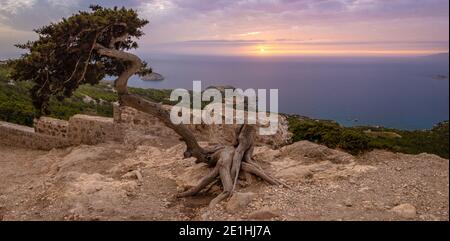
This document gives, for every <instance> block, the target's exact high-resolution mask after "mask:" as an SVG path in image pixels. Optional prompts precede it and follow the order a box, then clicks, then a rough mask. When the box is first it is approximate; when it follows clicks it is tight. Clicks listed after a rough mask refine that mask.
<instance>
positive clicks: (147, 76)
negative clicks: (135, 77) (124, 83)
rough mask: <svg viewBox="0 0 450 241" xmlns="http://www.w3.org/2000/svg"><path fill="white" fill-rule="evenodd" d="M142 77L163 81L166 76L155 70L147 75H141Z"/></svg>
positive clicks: (146, 79) (148, 79)
mask: <svg viewBox="0 0 450 241" xmlns="http://www.w3.org/2000/svg"><path fill="white" fill-rule="evenodd" d="M141 79H142V80H144V81H162V80H164V76H162V75H161V74H158V73H155V72H153V73H150V74H147V75H145V76H143V77H141Z"/></svg>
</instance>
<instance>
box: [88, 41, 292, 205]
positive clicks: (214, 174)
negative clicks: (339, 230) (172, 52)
mask: <svg viewBox="0 0 450 241" xmlns="http://www.w3.org/2000/svg"><path fill="white" fill-rule="evenodd" d="M125 39H126V38H125V37H123V38H122V37H118V38H115V39H113V40H112V41H111V44H110V45H109V46H108V47H105V46H102V45H100V44H95V49H96V50H97V52H98V53H99V54H100V55H103V56H108V57H111V58H116V59H119V60H122V61H124V62H127V63H129V64H130V65H129V67H128V69H126V70H125V71H124V72H123V73H122V74H121V75H120V76H119V77H118V78H117V79H116V80H115V82H114V87H115V89H116V90H117V93H118V94H119V101H120V103H121V104H122V105H126V106H129V107H133V108H135V109H137V110H139V111H142V112H145V113H149V114H151V115H153V116H155V117H157V118H158V119H159V120H160V121H162V122H163V123H164V124H165V125H166V126H167V127H169V128H171V129H172V130H174V131H175V132H176V133H177V134H178V135H179V136H180V137H181V138H182V140H183V141H184V142H185V143H186V147H187V150H186V151H185V153H184V156H185V157H186V158H187V157H195V158H196V159H197V162H204V163H207V164H208V165H209V166H210V167H211V168H212V170H211V171H210V172H209V174H208V175H206V176H205V177H204V178H203V179H201V180H200V182H199V183H198V184H197V185H196V186H195V187H193V188H191V189H189V190H187V191H185V192H182V193H180V194H178V197H187V196H193V195H196V194H197V193H199V192H200V191H201V190H202V189H203V188H205V187H207V186H208V185H209V184H211V183H212V182H214V181H216V180H217V178H219V179H220V181H221V183H222V186H223V192H222V193H221V194H220V195H218V196H217V197H216V198H215V199H213V200H212V201H211V203H210V207H213V206H215V205H216V204H217V203H219V202H220V201H222V200H223V199H225V198H228V197H230V196H231V195H232V193H233V191H234V189H235V187H236V183H237V180H238V176H239V172H248V173H251V174H253V175H256V176H258V177H260V178H261V179H263V180H265V181H267V182H268V183H270V184H273V185H285V184H283V183H281V182H280V181H277V180H275V179H274V178H272V177H271V176H269V175H268V174H266V173H265V172H264V171H263V170H262V169H261V168H260V167H259V166H258V165H256V164H255V163H254V162H252V154H253V147H254V139H255V135H256V127H255V126H252V125H241V126H239V127H238V128H237V129H236V138H235V141H234V143H233V145H230V146H216V147H214V148H202V147H201V146H200V145H199V144H198V142H197V140H196V138H195V136H194V135H193V133H192V132H191V131H190V130H189V129H188V128H187V127H186V126H184V125H183V124H179V125H175V124H173V123H172V121H171V120H170V113H169V112H168V111H167V110H166V109H164V108H163V106H162V105H161V104H158V103H154V102H151V101H148V100H145V99H143V98H142V97H140V96H137V95H133V94H130V93H128V90H127V82H128V79H129V78H130V77H131V76H132V75H134V74H136V73H137V72H138V71H139V69H140V68H141V66H142V61H141V60H140V59H139V57H137V56H136V55H134V54H131V53H127V52H124V51H120V50H117V49H116V48H115V47H114V46H115V44H116V43H117V42H118V41H124V40H125Z"/></svg>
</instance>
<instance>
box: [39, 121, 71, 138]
mask: <svg viewBox="0 0 450 241" xmlns="http://www.w3.org/2000/svg"><path fill="white" fill-rule="evenodd" d="M33 124H34V131H35V132H36V133H40V134H44V135H49V136H54V137H59V138H66V137H67V135H68V133H69V122H67V121H65V120H59V119H55V118H50V117H41V118H39V119H34V123H33Z"/></svg>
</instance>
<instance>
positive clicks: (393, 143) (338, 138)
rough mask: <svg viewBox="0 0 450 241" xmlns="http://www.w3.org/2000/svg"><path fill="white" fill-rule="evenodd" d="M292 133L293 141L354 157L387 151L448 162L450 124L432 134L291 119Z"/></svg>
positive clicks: (442, 125)
mask: <svg viewBox="0 0 450 241" xmlns="http://www.w3.org/2000/svg"><path fill="white" fill-rule="evenodd" d="M288 120H289V130H290V131H291V132H292V133H293V134H294V136H293V141H294V142H296V141H300V140H309V141H312V142H316V143H319V144H323V145H326V146H328V147H330V148H339V149H342V150H344V151H346V152H349V153H351V154H359V153H362V152H365V151H369V150H372V149H386V150H390V151H394V152H401V153H407V154H420V153H424V152H426V153H432V154H436V155H439V156H441V157H444V158H449V127H448V126H449V122H448V121H445V122H441V123H439V124H437V125H436V126H435V127H433V128H432V129H431V130H416V131H407V130H397V129H389V128H383V127H380V128H375V127H368V126H360V127H342V126H340V125H338V124H337V123H334V122H331V121H323V120H313V119H309V118H305V117H298V116H291V117H289V118H288Z"/></svg>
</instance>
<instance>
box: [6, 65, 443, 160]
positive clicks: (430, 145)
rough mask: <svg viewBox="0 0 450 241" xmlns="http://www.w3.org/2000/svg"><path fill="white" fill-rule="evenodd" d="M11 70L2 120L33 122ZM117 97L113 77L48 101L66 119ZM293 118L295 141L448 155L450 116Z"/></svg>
mask: <svg viewBox="0 0 450 241" xmlns="http://www.w3.org/2000/svg"><path fill="white" fill-rule="evenodd" d="M8 73H9V71H8V68H7V67H6V66H5V65H0V120H4V121H8V122H12V123H17V124H21V125H28V126H31V125H32V124H33V119H34V118H35V116H36V110H35V108H34V107H33V104H32V101H31V98H30V95H29V90H30V89H31V87H32V84H31V83H29V82H10V80H9V78H8ZM129 91H130V92H132V93H134V94H137V95H140V96H142V97H144V98H146V99H149V100H151V101H154V102H158V103H163V104H167V105H173V104H174V102H171V101H170V100H169V96H170V90H155V89H140V88H131V87H130V88H129ZM86 96H88V97H86ZM115 101H117V94H116V93H114V91H113V88H112V86H111V83H109V82H106V81H103V82H100V84H98V85H89V84H87V85H82V86H80V87H79V88H78V89H77V90H76V91H75V92H74V94H73V95H72V97H70V98H66V99H64V100H63V101H58V100H56V99H52V100H51V101H50V105H49V109H50V113H51V114H50V116H51V117H55V118H59V119H66V120H67V119H69V118H70V117H71V116H73V115H75V114H80V113H82V114H90V115H99V116H105V117H112V112H113V111H112V103H113V102H115ZM288 120H289V129H290V131H291V132H292V133H293V134H294V136H293V141H294V142H296V141H300V140H309V141H312V142H316V143H320V144H323V145H326V146H328V147H330V148H339V149H342V150H345V151H347V152H349V153H351V154H359V153H362V152H365V151H369V150H371V149H386V150H391V151H394V152H402V153H409V154H419V153H423V152H427V153H433V154H436V155H439V156H441V157H444V158H449V127H448V126H449V123H448V121H447V122H442V123H439V124H438V125H436V126H435V127H434V128H433V129H431V130H425V131H421V130H418V131H405V130H397V129H389V128H375V127H351V128H346V127H342V126H340V125H339V124H337V123H335V122H332V121H325V120H313V119H309V118H306V117H299V116H291V117H289V118H288Z"/></svg>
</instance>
